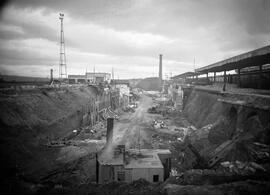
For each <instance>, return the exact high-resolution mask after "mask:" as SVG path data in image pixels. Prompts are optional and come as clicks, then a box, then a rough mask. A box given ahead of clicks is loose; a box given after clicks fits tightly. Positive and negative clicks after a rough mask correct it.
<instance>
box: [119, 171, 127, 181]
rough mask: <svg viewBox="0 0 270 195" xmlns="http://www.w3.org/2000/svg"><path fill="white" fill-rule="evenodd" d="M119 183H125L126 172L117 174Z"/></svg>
mask: <svg viewBox="0 0 270 195" xmlns="http://www.w3.org/2000/svg"><path fill="white" fill-rule="evenodd" d="M117 181H125V172H124V171H118V172H117Z"/></svg>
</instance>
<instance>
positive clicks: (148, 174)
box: [131, 168, 164, 182]
mask: <svg viewBox="0 0 270 195" xmlns="http://www.w3.org/2000/svg"><path fill="white" fill-rule="evenodd" d="M154 175H158V176H159V181H163V180H164V171H163V168H134V169H132V171H131V180H132V181H135V180H138V179H140V178H143V179H145V180H147V181H149V182H153V176H154Z"/></svg>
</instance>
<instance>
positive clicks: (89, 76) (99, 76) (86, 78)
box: [68, 72, 111, 84]
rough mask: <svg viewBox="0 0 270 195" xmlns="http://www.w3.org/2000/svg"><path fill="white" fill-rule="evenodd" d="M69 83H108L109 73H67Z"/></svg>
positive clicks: (109, 79)
mask: <svg viewBox="0 0 270 195" xmlns="http://www.w3.org/2000/svg"><path fill="white" fill-rule="evenodd" d="M68 81H69V83H70V84H75V83H91V84H93V83H110V81H111V74H110V73H105V72H86V73H85V75H68Z"/></svg>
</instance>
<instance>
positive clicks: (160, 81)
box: [159, 54, 162, 88]
mask: <svg viewBox="0 0 270 195" xmlns="http://www.w3.org/2000/svg"><path fill="white" fill-rule="evenodd" d="M159 83H160V88H161V87H162V54H159Z"/></svg>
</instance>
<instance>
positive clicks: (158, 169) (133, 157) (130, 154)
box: [97, 145, 171, 183]
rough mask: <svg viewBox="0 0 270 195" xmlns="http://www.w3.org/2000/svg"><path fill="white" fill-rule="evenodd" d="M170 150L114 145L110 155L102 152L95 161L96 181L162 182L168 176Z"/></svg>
mask: <svg viewBox="0 0 270 195" xmlns="http://www.w3.org/2000/svg"><path fill="white" fill-rule="evenodd" d="M170 161H171V152H170V151H169V150H165V149H140V150H139V149H128V150H125V146H124V145H118V146H117V147H115V149H114V151H113V152H112V154H111V155H108V154H107V153H106V152H104V153H102V154H101V155H100V156H99V158H98V162H97V164H98V165H97V166H98V168H97V170H98V183H106V182H112V181H124V182H132V181H135V180H138V179H145V180H147V181H149V182H162V181H164V180H165V179H167V178H168V177H169V173H170V167H171V165H170Z"/></svg>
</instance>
